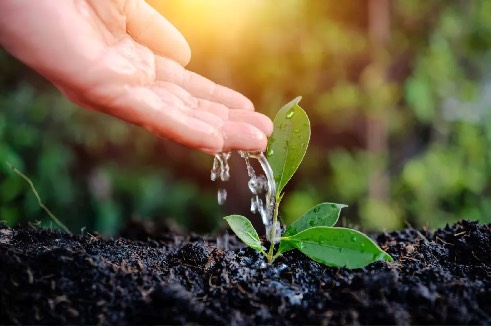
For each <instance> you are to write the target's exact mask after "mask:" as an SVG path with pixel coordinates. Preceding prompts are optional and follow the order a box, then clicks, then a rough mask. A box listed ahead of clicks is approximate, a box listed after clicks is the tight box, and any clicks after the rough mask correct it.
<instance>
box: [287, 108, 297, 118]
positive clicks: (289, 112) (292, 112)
mask: <svg viewBox="0 0 491 326" xmlns="http://www.w3.org/2000/svg"><path fill="white" fill-rule="evenodd" d="M294 114H295V109H294V108H292V109H291V110H290V111H288V113H287V114H286V118H287V119H291V118H292V117H293V115H294Z"/></svg>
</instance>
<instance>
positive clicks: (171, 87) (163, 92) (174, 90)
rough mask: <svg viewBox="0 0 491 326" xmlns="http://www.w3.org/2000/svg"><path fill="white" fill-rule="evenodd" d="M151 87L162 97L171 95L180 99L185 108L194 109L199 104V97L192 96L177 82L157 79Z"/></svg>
mask: <svg viewBox="0 0 491 326" xmlns="http://www.w3.org/2000/svg"><path fill="white" fill-rule="evenodd" d="M150 88H151V89H152V90H154V91H155V92H156V93H157V94H158V95H159V96H160V97H162V98H165V97H167V96H170V97H173V98H176V99H179V101H180V102H181V103H182V105H183V106H184V107H183V109H186V110H192V109H195V108H197V107H198V105H199V104H198V103H199V100H198V99H197V98H195V97H193V96H191V95H190V94H189V93H188V92H187V91H186V90H185V89H183V88H182V87H179V86H177V85H176V84H172V83H168V82H161V81H157V82H156V83H154V85H152V86H150Z"/></svg>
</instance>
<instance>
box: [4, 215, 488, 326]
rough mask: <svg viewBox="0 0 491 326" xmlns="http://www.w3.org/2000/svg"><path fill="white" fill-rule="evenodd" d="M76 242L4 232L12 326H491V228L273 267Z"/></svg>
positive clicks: (472, 227) (385, 240)
mask: <svg viewBox="0 0 491 326" xmlns="http://www.w3.org/2000/svg"><path fill="white" fill-rule="evenodd" d="M125 236H126V237H127V238H132V240H129V239H127V238H117V239H109V240H105V239H102V238H101V237H98V236H91V235H84V236H69V235H66V234H62V233H59V232H55V231H49V230H38V229H32V228H16V229H10V228H7V227H5V226H0V266H1V267H0V268H1V273H0V323H2V324H4V323H6V324H11V323H13V324H17V323H21V324H40V323H41V324H46V323H56V324H111V325H121V324H135V323H139V324H140V323H144V324H154V323H157V324H185V323H186V324H190V323H191V324H192V323H198V324H226V325H234V324H239V325H242V324H276V325H284V324H333V325H338V324H491V225H479V224H477V223H475V222H467V221H463V222H461V223H458V224H456V225H453V226H448V227H446V228H444V229H441V230H438V231H436V232H428V231H424V230H421V231H417V230H415V229H411V228H409V229H404V230H402V231H398V232H392V233H383V234H380V235H378V236H377V237H376V240H377V242H378V243H379V244H380V246H381V247H382V248H384V249H386V250H387V251H388V252H389V253H390V254H391V255H392V256H393V257H394V259H395V260H396V263H394V264H389V263H385V262H377V263H374V264H371V265H370V266H368V267H367V268H364V269H357V270H347V269H337V268H330V267H325V266H323V265H320V264H318V263H316V262H313V261H311V260H309V259H308V258H306V257H305V256H303V255H302V254H301V253H299V252H297V251H292V252H288V253H286V254H285V255H284V256H283V257H280V258H279V259H278V260H277V261H276V262H275V263H274V264H273V266H269V265H267V264H265V263H264V259H263V258H262V257H261V256H260V255H259V254H258V253H256V252H255V251H254V250H252V249H248V248H243V245H242V244H240V243H239V242H238V241H237V240H236V239H235V238H234V237H230V241H229V249H228V250H223V248H219V247H217V244H216V241H214V240H212V239H205V238H203V237H198V236H176V235H172V234H170V233H162V234H160V235H157V236H154V237H153V239H147V236H148V234H147V233H146V232H145V230H144V229H143V228H141V227H140V228H139V229H138V228H136V227H131V228H129V229H128V231H127V232H126V233H125Z"/></svg>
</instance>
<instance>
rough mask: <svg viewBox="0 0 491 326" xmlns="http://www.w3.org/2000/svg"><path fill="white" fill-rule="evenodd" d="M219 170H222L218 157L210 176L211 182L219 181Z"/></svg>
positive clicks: (215, 159) (214, 160)
mask: <svg viewBox="0 0 491 326" xmlns="http://www.w3.org/2000/svg"><path fill="white" fill-rule="evenodd" d="M219 168H220V163H219V162H218V157H217V156H215V158H214V159H213V166H212V168H211V174H210V179H211V181H215V180H216V179H217V174H218V170H219Z"/></svg>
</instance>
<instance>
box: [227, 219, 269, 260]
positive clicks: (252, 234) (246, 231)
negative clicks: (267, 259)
mask: <svg viewBox="0 0 491 326" xmlns="http://www.w3.org/2000/svg"><path fill="white" fill-rule="evenodd" d="M223 219H224V220H226V221H227V223H228V225H229V226H230V228H231V229H232V231H234V233H235V234H236V235H237V237H238V238H239V239H240V240H242V242H244V243H245V244H246V245H248V246H249V247H251V248H252V249H255V250H257V251H260V252H264V249H263V247H262V245H261V240H260V239H259V235H258V234H257V232H256V230H255V229H254V227H253V226H252V223H251V221H249V220H248V219H247V218H246V217H244V216H242V215H229V216H225V217H224V218H223Z"/></svg>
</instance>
